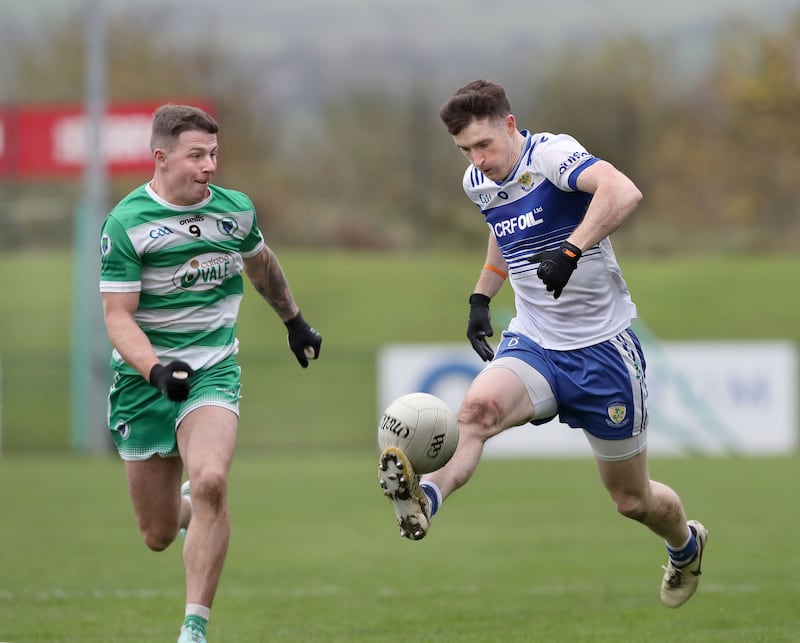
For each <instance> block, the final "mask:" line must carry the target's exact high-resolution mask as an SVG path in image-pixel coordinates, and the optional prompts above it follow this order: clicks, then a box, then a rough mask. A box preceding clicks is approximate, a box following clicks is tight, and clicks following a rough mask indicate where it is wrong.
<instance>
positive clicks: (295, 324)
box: [283, 311, 308, 331]
mask: <svg viewBox="0 0 800 643" xmlns="http://www.w3.org/2000/svg"><path fill="white" fill-rule="evenodd" d="M283 323H284V325H285V326H286V328H287V329H288V330H290V331H292V330H299V329H300V328H304V327H305V326H307V325H308V324H306V320H305V319H303V313H301V312H300V311H297V314H296V315H295V316H294V317H292V318H291V319H289V320H287V321H285V322H283Z"/></svg>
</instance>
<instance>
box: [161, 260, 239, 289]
mask: <svg viewBox="0 0 800 643" xmlns="http://www.w3.org/2000/svg"><path fill="white" fill-rule="evenodd" d="M231 268H233V257H231V255H229V254H227V253H221V254H220V253H216V252H208V253H206V254H203V255H199V256H197V257H194V258H192V259H189V261H187V262H186V263H184V264H183V265H182V266H180V267H179V268H178V269H177V270H176V271H175V274H174V275H173V276H172V283H173V284H175V287H176V288H180V289H181V290H211V289H212V288H213V287H214V286H218V285H219V284H221V283H222V282H223V281H225V280H226V279H227V278H228V276H229V275H230V274H231Z"/></svg>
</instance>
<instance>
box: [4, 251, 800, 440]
mask: <svg viewBox="0 0 800 643" xmlns="http://www.w3.org/2000/svg"><path fill="white" fill-rule="evenodd" d="M278 251H279V255H280V258H281V262H282V264H283V265H284V268H285V269H286V272H287V274H288V276H289V280H290V283H291V285H292V288H293V290H294V292H295V295H296V297H297V300H298V302H299V303H300V305H301V307H302V309H303V311H304V314H305V316H306V318H307V319H308V320H309V321H310V322H311V323H312V324H314V325H315V326H316V327H317V328H318V330H319V331H320V332H321V333H322V335H323V337H324V342H323V348H322V355H321V359H320V360H319V362H317V363H314V364H313V365H312V366H311V368H309V369H307V370H302V369H300V368H299V367H298V366H297V364H296V363H295V361H294V357H293V356H292V355H291V353H290V352H289V350H288V348H287V346H286V336H285V330H284V328H283V326H282V325H281V324H280V322H279V321H278V319H277V317H276V316H275V315H274V314H273V312H272V311H271V309H269V307H268V306H267V305H266V304H265V303H264V302H263V300H261V299H260V298H259V297H258V296H257V295H256V294H255V292H254V291H253V290H252V289H251V288H249V287H248V289H247V292H246V296H245V299H244V302H243V304H242V311H241V317H240V325H239V337H240V340H241V350H240V354H239V358H240V362H241V364H242V369H243V381H244V389H243V393H244V399H243V401H242V422H241V438H240V440H241V442H240V443H241V444H242V445H243V448H247V449H249V448H256V449H263V450H275V449H284V448H291V447H293V446H295V445H297V444H306V445H307V444H314V445H321V446H325V447H326V448H342V449H349V448H353V447H362V448H367V447H369V446H371V445H372V443H373V439H374V436H373V432H372V427H373V425H374V423H375V420H376V416H377V409H376V408H375V405H376V402H375V400H376V392H375V385H376V383H375V375H376V364H375V360H376V355H377V351H378V349H379V347H380V346H381V345H382V344H385V343H389V342H429V341H430V342H442V341H443V342H459V341H464V342H466V338H465V337H464V332H465V329H466V315H467V305H466V299H467V296H468V294H469V293H470V291H471V289H472V287H473V285H474V281H475V278H476V276H477V272H478V270H479V269H480V267H481V266H482V265H483V264H482V258H483V257H482V251H481V250H480V249H478V250H476V251H474V252H470V253H463V254H458V255H453V254H437V253H430V254H420V255H392V254H388V255H385V254H373V253H345V252H328V253H321V252H289V251H286V252H281V251H280V249H278ZM623 268H624V269H625V275H626V278H627V280H628V283H629V285H630V288H631V291H632V293H633V295H634V299H635V301H636V302H637V304H638V307H639V313H640V316H641V317H642V319H643V320H644V321H645V323H646V324H647V325H648V326H649V327H650V329H651V330H652V331H653V332H654V333H655V334H656V336H658V337H660V338H662V339H703V338H708V339H715V338H719V339H770V338H781V339H783V338H788V339H791V340H793V341H795V342H800V325H798V323H797V305H796V297H793V296H791V293H794V292H795V291H796V290H797V281H798V278H799V277H800V258H797V257H769V258H766V257H726V258H722V257H716V258H709V259H702V260H701V259H682V260H678V259H658V260H656V259H647V260H631V261H625V262H624V264H623ZM0 271H1V272H2V274H4V275H6V280H5V284H4V296H3V297H2V298H1V299H0V320H2V321H1V322H0V323H2V328H0V330H1V331H2V332H0V359H2V362H3V431H4V436H3V443H4V449H5V450H6V451H24V450H30V449H36V450H42V449H56V450H60V449H64V448H67V447H68V446H69V444H70V388H69V378H70V373H69V338H70V315H71V312H70V302H71V300H72V291H71V286H72V284H71V274H72V261H71V257H70V256H69V255H68V254H65V253H53V252H48V253H44V252H39V253H24V254H23V253H6V254H3V255H0ZM86 287H87V288H88V289H89V290H90V292H91V296H92V297H95V296H99V295H97V294H96V286H95V284H87V286H86ZM511 307H512V299H511V292H510V288H506V289H504V291H503V292H502V293H501V295H500V296H499V297H498V298H497V299H496V301H495V302H494V303H493V306H492V310H493V316H494V319H495V320H497V321H498V322H500V321H501V320H504V319H506V318H507V317H508V316H509V315H510V314H511ZM496 326H498V327H499V323H498V324H496ZM498 329H499V328H498ZM98 333H99V337H100V338H101V339H98V341H101V342H104V341H105V340H104V339H102V337H103V335H102V333H103V331H102V327H98Z"/></svg>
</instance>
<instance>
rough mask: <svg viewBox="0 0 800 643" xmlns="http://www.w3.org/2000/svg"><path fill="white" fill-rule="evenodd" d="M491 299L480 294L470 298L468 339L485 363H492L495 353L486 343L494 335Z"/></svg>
mask: <svg viewBox="0 0 800 643" xmlns="http://www.w3.org/2000/svg"><path fill="white" fill-rule="evenodd" d="M490 301H491V299H489V297H487V296H486V295H481V294H480V293H477V292H476V293H472V294H471V295H470V296H469V322H468V323H467V337H468V338H469V341H470V344H472V348H473V349H475V352H476V353H477V354H478V357H480V358H481V359H482V360H483V361H484V362H491V361H492V359H493V358H494V351H493V350H492V347H491V346H489V344H488V342H487V341H486V338H487V337H491V336H492V335H494V330H492V322H491V315H490V314H489V302H490Z"/></svg>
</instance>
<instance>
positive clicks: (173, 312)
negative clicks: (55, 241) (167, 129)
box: [100, 184, 264, 373]
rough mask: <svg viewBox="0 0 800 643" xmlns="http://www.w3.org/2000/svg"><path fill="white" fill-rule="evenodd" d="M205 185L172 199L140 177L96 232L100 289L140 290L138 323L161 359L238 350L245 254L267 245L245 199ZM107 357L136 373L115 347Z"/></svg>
mask: <svg viewBox="0 0 800 643" xmlns="http://www.w3.org/2000/svg"><path fill="white" fill-rule="evenodd" d="M209 191H210V195H209V196H208V197H207V198H206V199H205V200H203V201H202V202H201V203H198V204H196V205H191V206H176V205H172V204H170V203H167V202H166V201H164V199H162V198H161V197H159V196H158V195H157V194H156V193H155V192H154V191H153V190H152V188H151V187H150V185H149V184H146V185H142V186H141V187H139V188H137V189H135V190H134V191H133V192H131V193H130V194H129V195H128V196H127V197H125V198H124V199H123V200H122V201H120V203H119V204H118V205H117V206H116V207H115V208H114V209H113V210H112V211H111V212H110V214H109V215H108V217H106V220H105V222H104V223H103V228H102V233H101V239H100V253H101V267H100V291H101V292H112V293H113V292H119V293H124V292H139V293H140V296H139V308H138V309H137V311H136V313H135V319H136V323H137V324H138V325H139V327H140V328H141V329H142V330H143V331H144V333H145V335H147V337H148V339H149V340H150V343H151V344H152V345H153V348H154V349H155V352H156V355H158V358H159V360H161V361H162V363H164V362H168V361H171V360H175V359H180V360H183V361H185V362H187V363H188V364H189V365H190V366H191V367H192V368H193V369H195V370H197V369H201V368H208V367H209V366H213V365H214V364H217V363H219V362H221V361H222V360H223V359H225V358H226V357H228V356H229V355H232V354H235V353H236V352H237V350H238V340H237V339H236V319H237V316H238V314H239V304H240V303H241V300H242V295H243V292H244V284H243V279H242V275H241V273H242V270H243V268H244V260H243V258H245V257H251V256H254V255H256V254H258V252H260V251H261V249H262V248H263V246H264V239H263V237H262V236H261V232H260V231H259V229H258V223H257V220H256V215H255V209H254V208H253V203H252V202H251V201H250V199H249V198H248V197H247V196H246V195H245V194H242V193H241V192H237V191H235V190H227V189H224V188H220V187H218V186H215V185H212V186H209ZM111 362H112V366H113V367H114V369H115V370H117V371H119V372H122V373H135V371H134V369H133V368H132V367H130V366H129V365H127V364H126V363H125V362H124V361H123V359H122V357H121V355H120V354H119V353H118V352H117V351H116V349H115V350H114V351H113V354H112V360H111Z"/></svg>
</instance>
